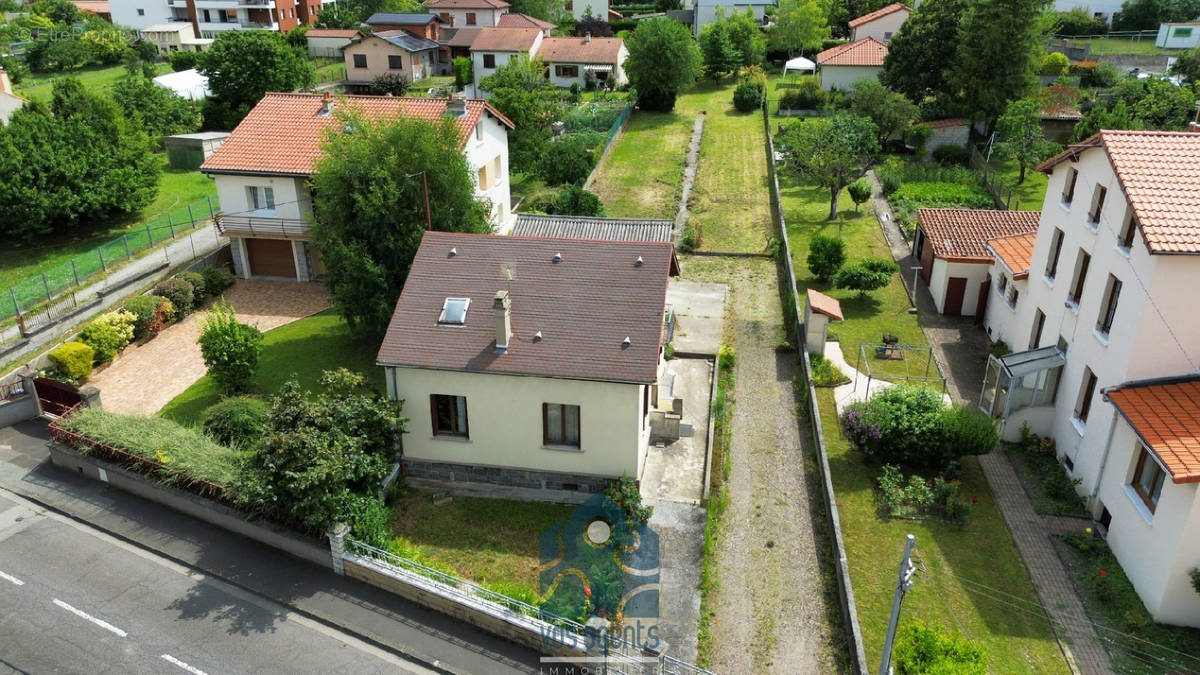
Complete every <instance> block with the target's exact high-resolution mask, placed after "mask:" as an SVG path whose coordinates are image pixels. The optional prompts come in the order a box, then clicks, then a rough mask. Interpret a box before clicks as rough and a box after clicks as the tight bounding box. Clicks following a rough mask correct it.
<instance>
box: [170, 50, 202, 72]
mask: <svg viewBox="0 0 1200 675" xmlns="http://www.w3.org/2000/svg"><path fill="white" fill-rule="evenodd" d="M199 58H200V53H199V52H171V53H170V54H167V61H169V62H170V63H171V70H174V71H175V72H179V71H181V70H191V69H192V68H195V67H196V63H197V61H198V60H199Z"/></svg>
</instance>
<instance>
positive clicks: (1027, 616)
mask: <svg viewBox="0 0 1200 675" xmlns="http://www.w3.org/2000/svg"><path fill="white" fill-rule="evenodd" d="M817 399H818V403H819V405H820V407H821V420H822V427H823V430H824V433H825V443H826V447H827V450H828V453H829V468H830V473H831V475H832V477H833V485H834V490H835V492H836V494H837V503H838V510H839V514H840V516H841V526H842V536H843V538H844V540H845V545H846V557H847V559H848V561H849V564H850V580H851V582H852V584H853V586H854V599H855V601H856V602H857V604H858V620H859V624H860V625H861V626H862V632H863V641H864V643H865V646H866V652H867V661H868V663H869V664H872V665H874V664H878V663H879V658H880V654H881V651H880V650H881V647H882V645H883V639H884V634H885V632H886V630H887V621H888V612H889V610H890V608H891V605H892V595H893V592H894V591H895V587H896V568H897V565H898V564H899V561H900V554H901V553H902V552H903V550H904V537H905V535H907V534H912V535H913V536H914V537H915V538H916V541H917V549H916V560H917V573H916V576H915V578H914V583H913V588H912V591H910V592H909V593H908V594H907V595H906V596H905V598H904V609H903V613H902V614H901V619H900V621H901V625H903V624H904V623H907V622H910V621H924V622H926V623H928V624H931V625H933V626H936V627H938V628H940V629H942V630H945V631H950V632H953V633H959V634H962V635H963V636H964V637H966V638H967V639H968V640H970V641H971V642H973V643H974V644H976V645H978V646H980V647H982V648H983V649H984V650H985V651H986V652H987V655H988V672H989V673H993V674H996V673H1030V672H1033V673H1067V672H1070V671H1069V669H1068V668H1067V664H1066V662H1065V661H1064V660H1063V657H1062V653H1061V652H1060V651H1059V647H1058V643H1057V642H1056V641H1055V638H1054V633H1053V632H1052V630H1051V628H1050V625H1049V623H1047V621H1046V620H1045V618H1044V617H1043V616H1042V615H1041V614H1040V613H1039V612H1036V611H1035V612H1032V613H1031V612H1028V611H1023V607H1022V609H1017V608H1015V607H1014V606H1013V605H1017V606H1028V607H1036V605H1037V596H1036V594H1035V593H1034V590H1033V585H1032V583H1031V582H1030V581H1029V575H1028V573H1027V572H1026V570H1025V566H1024V565H1023V564H1022V562H1021V559H1020V556H1019V555H1018V554H1017V551H1016V548H1015V546H1014V545H1013V542H1012V538H1011V537H1009V534H1008V530H1007V529H1006V528H1005V525H1004V522H1003V520H1002V518H1001V516H1000V512H999V510H998V509H997V507H996V504H995V501H994V500H993V497H992V493H991V490H990V489H989V487H988V484H987V480H986V479H985V478H984V476H983V472H982V471H981V470H980V468H979V463H978V461H976V460H975V458H973V457H968V458H966V459H965V461H963V472H962V476H961V477H960V482H961V486H962V487H961V490H962V492H961V494H962V495H963V496H964V497H965V498H966V499H967V500H968V501H974V500H975V498H978V502H975V503H972V505H971V511H970V515H969V516H968V523H967V524H966V525H950V524H946V523H941V522H937V521H931V520H891V519H886V518H881V517H880V516H879V515H878V513H877V510H876V506H875V496H874V478H875V476H876V474H877V473H878V469H877V467H873V466H868V465H867V464H865V463H864V462H863V461H862V459H861V457H860V456H858V455H857V454H855V453H853V452H852V451H851V449H850V446H849V443H847V442H846V440H845V439H843V438H842V435H841V431H840V429H839V428H838V425H837V420H836V416H835V413H834V402H833V392H832V391H831V390H829V389H819V390H818V394H817ZM972 582H974V583H972ZM977 584H983V585H984V586H987V587H990V588H992V589H998V592H987V591H986V589H982V587H980V586H978V585H977ZM1029 603H1032V604H1029Z"/></svg>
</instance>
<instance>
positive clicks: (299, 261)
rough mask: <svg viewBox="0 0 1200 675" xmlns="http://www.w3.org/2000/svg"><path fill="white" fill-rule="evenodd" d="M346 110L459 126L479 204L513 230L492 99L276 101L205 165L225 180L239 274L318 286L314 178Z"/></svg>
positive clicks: (224, 223) (219, 183)
mask: <svg viewBox="0 0 1200 675" xmlns="http://www.w3.org/2000/svg"><path fill="white" fill-rule="evenodd" d="M339 109H342V110H354V111H358V112H360V113H361V114H362V115H364V116H367V117H370V118H373V119H387V118H395V117H401V116H404V117H412V118H417V119H425V120H429V121H431V122H436V121H440V120H441V119H443V118H444V117H451V118H453V119H455V120H456V125H457V127H458V130H459V134H460V136H461V142H462V145H461V151H462V154H463V156H464V157H466V160H467V166H468V168H469V169H470V171H471V173H472V176H473V177H474V178H475V180H476V192H475V194H476V197H477V198H478V199H479V200H480V201H483V202H484V203H486V204H488V205H489V208H490V220H491V223H492V225H493V226H494V227H495V228H496V229H498V230H499V229H503V228H505V227H507V226H508V225H509V223H510V221H511V220H512V214H511V213H510V211H509V209H510V202H509V200H510V195H509V182H508V130H509V129H511V128H512V122H510V121H509V120H508V119H507V118H506V117H504V116H503V115H501V114H500V113H499V112H497V111H496V110H495V109H494V108H492V107H491V106H490V105H488V104H487V103H486V102H484V101H477V100H468V101H463V100H462V99H429V98H399V97H391V96H342V97H338V98H333V97H331V96H330V95H329V94H325V95H324V96H322V95H320V94H267V95H266V96H264V97H263V99H262V100H261V101H259V102H258V105H256V106H255V107H254V109H253V110H251V111H250V114H249V115H247V116H246V118H245V119H243V120H242V122H241V123H240V124H238V126H237V128H236V129H234V130H233V132H232V133H230V134H229V137H228V138H226V139H225V141H224V142H223V143H222V144H221V147H219V148H217V149H216V150H215V151H214V152H213V153H212V155H210V156H209V158H208V159H207V160H205V162H204V164H202V165H201V166H200V170H201V171H202V172H204V173H206V174H208V175H209V176H211V177H212V178H213V179H214V181H215V182H216V187H217V195H218V196H219V197H220V200H221V207H222V210H221V212H219V213H218V214H217V216H216V218H215V221H216V225H217V229H218V230H219V231H220V232H221V234H223V235H225V236H227V237H229V239H230V241H231V243H232V246H231V249H232V251H233V262H234V271H235V272H236V273H237V275H238V276H239V277H243V278H246V277H252V276H253V277H280V278H286V279H296V280H298V281H310V280H312V279H315V278H319V277H321V276H322V275H323V269H324V268H323V266H322V265H321V262H320V259H319V256H318V255H317V252H316V250H315V249H314V248H312V246H310V245H309V243H308V242H309V240H310V239H311V232H310V229H309V224H310V221H311V220H312V215H313V206H312V191H311V189H310V188H309V185H308V177H309V176H310V175H311V174H312V172H313V171H314V170H315V168H316V166H317V162H318V161H319V160H320V159H321V156H322V139H323V135H324V134H325V133H326V132H327V131H328V130H331V129H337V128H338V124H339V117H338V116H337V115H336V114H335V113H336V112H337V111H338V110H339ZM418 180H419V179H418ZM434 208H436V204H435V205H434Z"/></svg>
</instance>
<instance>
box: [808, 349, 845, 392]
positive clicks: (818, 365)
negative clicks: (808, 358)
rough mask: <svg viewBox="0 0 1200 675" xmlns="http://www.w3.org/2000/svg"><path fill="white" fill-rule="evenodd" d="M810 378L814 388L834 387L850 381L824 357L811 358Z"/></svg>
mask: <svg viewBox="0 0 1200 675" xmlns="http://www.w3.org/2000/svg"><path fill="white" fill-rule="evenodd" d="M812 376H813V386H814V387H836V386H838V385H841V384H846V383H847V382H849V381H850V377H849V376H847V375H846V374H845V373H843V372H842V369H841V368H838V367H837V366H835V365H834V364H833V362H832V361H830V360H829V359H827V358H825V357H824V356H813V357H812Z"/></svg>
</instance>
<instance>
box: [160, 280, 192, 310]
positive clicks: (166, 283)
mask: <svg viewBox="0 0 1200 675" xmlns="http://www.w3.org/2000/svg"><path fill="white" fill-rule="evenodd" d="M152 293H154V295H158V296H162V297H164V298H166V299H168V300H170V301H171V304H172V305H175V311H177V312H178V313H179V316H180V317H182V316H185V315H187V314H189V313H191V311H192V308H193V307H195V305H196V302H195V297H196V295H195V294H196V291H195V288H193V287H192V284H191V283H190V282H189V281H187V280H186V279H180V278H179V277H172V278H170V279H165V280H163V281H160V282H158V285H157V286H155V287H154V290H153V291H152Z"/></svg>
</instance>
